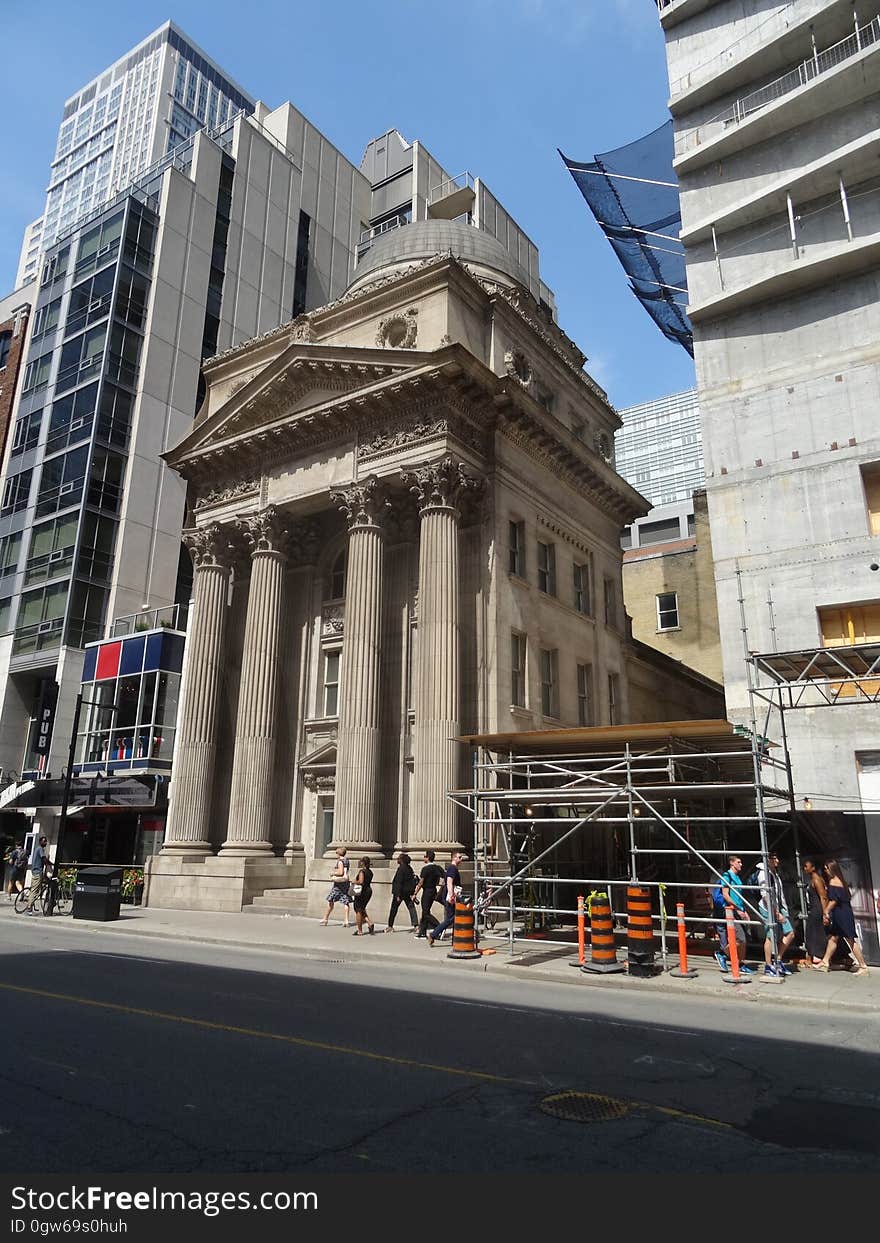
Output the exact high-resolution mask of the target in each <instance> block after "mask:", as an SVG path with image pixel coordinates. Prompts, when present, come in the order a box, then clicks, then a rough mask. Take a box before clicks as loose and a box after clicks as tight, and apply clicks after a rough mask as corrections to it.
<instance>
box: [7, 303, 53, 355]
mask: <svg viewBox="0 0 880 1243" xmlns="http://www.w3.org/2000/svg"><path fill="white" fill-rule="evenodd" d="M60 314H61V299H60V298H55V299H54V300H53V301H52V302H47V303H46V304H45V305H44V306H41V307H38V308H37V313H36V315H35V316H34V330H33V332H32V334H31V340H33V341H36V339H37V337H41V336H43V334H44V333H47V332H51V331H52V329H53V328H55V327H56V326H57V324H58V318H59V316H60ZM0 355H2V350H0Z"/></svg>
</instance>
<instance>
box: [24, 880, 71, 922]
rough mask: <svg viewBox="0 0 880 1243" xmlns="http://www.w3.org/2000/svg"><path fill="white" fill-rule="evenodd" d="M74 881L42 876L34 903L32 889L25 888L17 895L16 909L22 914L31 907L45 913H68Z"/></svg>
mask: <svg viewBox="0 0 880 1243" xmlns="http://www.w3.org/2000/svg"><path fill="white" fill-rule="evenodd" d="M74 883H75V881H74V880H72V879H70V878H67V877H65V878H64V879H61V878H60V877H57V876H42V877H41V878H40V887H39V889H38V890H37V893H36V896H35V898H34V900H33V903H31V902H30V889H23V890H22V891H21V893H19V894H16V896H15V904H14V910H15V911H16V913H17V914H19V915H21V914H23V913H24V912H25V911H27V910H28V908H29V907H30V909H31V910H34V911H36V910H39V911H40V912H41V914H43V915H66V914H67V913H68V911H69V910H70V904H71V901H72V900H73V887H74Z"/></svg>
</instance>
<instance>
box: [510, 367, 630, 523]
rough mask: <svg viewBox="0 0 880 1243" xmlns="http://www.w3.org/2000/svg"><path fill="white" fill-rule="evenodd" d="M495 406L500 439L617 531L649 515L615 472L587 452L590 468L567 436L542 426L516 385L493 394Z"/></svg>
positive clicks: (582, 450)
mask: <svg viewBox="0 0 880 1243" xmlns="http://www.w3.org/2000/svg"><path fill="white" fill-rule="evenodd" d="M497 406H498V415H499V431H500V432H501V433H502V435H504V436H506V437H507V439H508V440H510V441H511V442H512V443H513V444H515V445H517V447H518V448H520V449H521V450H523V452H525V453H527V454H528V455H529V456H530V457H532V458H534V459H535V460H536V461H538V462H540V463H541V464H542V465H544V466H546V467H547V468H548V469H549V470H550V471H551V472H553V473H554V474H555V475H556V476H557V477H558V478H560V479H562V480H563V481H564V482H565V483H567V484H568V485H569V486H570V487H572V488H573V489H574V490H575V491H576V492H580V493H581V494H582V495H585V496H586V497H587V498H588V499H589V500H591V501H592V502H593V503H594V504H595V505H597V506H598V507H599V508H600V509H602V510H604V512H605V513H607V514H610V515H611V517H613V518H614V519H615V521H618V522H619V523H620V525H621V526H625V525H626V524H627V523H628V522H632V521H633V519H634V518H639V517H642V516H643V515H644V514H646V513H647V512H648V509H649V508H650V506H649V505H648V502H647V501H646V500H645V499H644V497H642V496H640V495H639V493H638V492H636V490H635V488H633V487H631V486H630V485H629V484H628V483H627V482H626V480H625V479H623V478H622V476H620V475H618V474H617V472H616V471H615V470H613V469H612V468H611V467H610V466H608V465H607V464H606V463H605V462H602V461H601V459H599V458H598V457H597V455H595V454H592V453H591V454H590V457H591V458H592V459H593V460H594V461H595V465H594V464H593V462H592V461H590V460H587V458H586V456H585V453H586V452H587V451H586V450H585V448H584V446H583V445H582V444H580V442H578V441H576V440H575V438H574V437H573V436H572V435H571V434H570V433H568V432H565V431H564V430H563V429H562V428H558V429H557V428H550V427H549V426H547V423H546V420H545V416H544V413H543V411H541V410H540V408H539V407H537V404H536V403H535V402H534V401H533V400H532V399H531V398H530V397H528V395H527V394H525V393H524V392H523V391H522V389H521V388H520V387H519V386H518V385H517V384H516V383H515V382H512V381H511V382H510V384H509V386H505V391H504V392H503V393H500V394H499V395H498V398H497ZM567 442H570V443H567Z"/></svg>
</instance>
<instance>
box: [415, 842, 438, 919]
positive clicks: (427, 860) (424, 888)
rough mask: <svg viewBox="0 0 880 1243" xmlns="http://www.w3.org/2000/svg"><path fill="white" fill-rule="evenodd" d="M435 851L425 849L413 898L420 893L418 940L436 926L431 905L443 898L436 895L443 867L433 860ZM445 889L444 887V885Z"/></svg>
mask: <svg viewBox="0 0 880 1243" xmlns="http://www.w3.org/2000/svg"><path fill="white" fill-rule="evenodd" d="M434 858H435V853H434V851H433V850H426V851H425V853H424V856H423V860H424V864H425V866H424V867H423V868H422V870H421V872H420V873H419V883H418V884H417V885H416V888H415V893H414V894H413V898H418V897H419V896H420V895H421V907H422V918H421V919H420V920H419V930H418V932H417V933H416V936H417V937H418V938H419V939H420V940H424V938H425V937H426V936H427V935H428V932H429V931H430V929H431V928H436V927H437V920H436V919H435V918H434V916H433V915H432V914H431V907H432V906H433V905H434V903H435V902H442V901H443V898H442V897H441V896H438V892H437V891H438V889H439V887H440V885H441V884H442V883H443V869H442V868H441V867H440V864H439V863H435V862H434ZM444 889H445V887H444Z"/></svg>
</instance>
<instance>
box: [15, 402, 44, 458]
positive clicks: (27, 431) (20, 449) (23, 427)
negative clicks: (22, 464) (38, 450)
mask: <svg viewBox="0 0 880 1243" xmlns="http://www.w3.org/2000/svg"><path fill="white" fill-rule="evenodd" d="M42 421H43V412H42V410H35V411H34V412H33V414H26V415H25V416H24V417H23V418H21V419H19V420H18V422H17V423H16V425H15V431H14V433H13V436H12V450H11V452H10V456H11V457H15V456H16V455H17V454H19V453H26V452H27V450H28V449H33V447H34V445H35V444H36V443H37V441H38V440H39V439H40V424H41V423H42Z"/></svg>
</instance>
